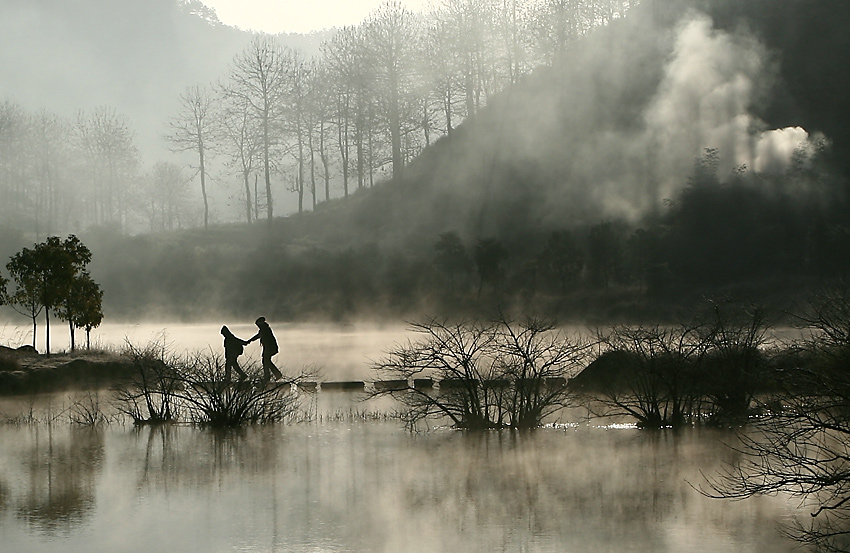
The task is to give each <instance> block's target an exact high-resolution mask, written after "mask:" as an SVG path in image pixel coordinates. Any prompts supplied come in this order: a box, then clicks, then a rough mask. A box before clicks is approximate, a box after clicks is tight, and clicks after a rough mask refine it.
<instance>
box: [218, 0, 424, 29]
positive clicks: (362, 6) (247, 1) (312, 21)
mask: <svg viewBox="0 0 850 553" xmlns="http://www.w3.org/2000/svg"><path fill="white" fill-rule="evenodd" d="M202 2H203V3H204V4H206V5H207V6H209V7H211V8H214V9H215V11H216V13H217V14H218V18H219V20H221V22H222V23H224V24H226V25H233V26H236V27H240V28H242V29H246V30H248V29H252V30H255V31H265V32H267V33H280V32H297V33H307V32H310V31H318V30H321V29H326V28H328V27H341V26H343V25H353V24H356V23H360V22H361V21H363V19H365V18H366V16H367V15H369V12H371V11H372V10H373V9H375V8H376V7H378V6H379V5H380V4H381V3H382V0H309V1H306V2H305V1H304V0H202ZM427 2H428V0H404V1H403V2H402V3H403V4H405V5H406V6H408V7H409V8H410V9H411V10H414V11H420V10H421V9H422V7H423V6H424V5H425V4H426V3H427Z"/></svg>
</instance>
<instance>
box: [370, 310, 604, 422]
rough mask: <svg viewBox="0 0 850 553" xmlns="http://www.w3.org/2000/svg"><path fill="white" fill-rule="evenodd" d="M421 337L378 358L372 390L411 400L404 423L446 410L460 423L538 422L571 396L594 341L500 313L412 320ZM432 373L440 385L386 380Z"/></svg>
mask: <svg viewBox="0 0 850 553" xmlns="http://www.w3.org/2000/svg"><path fill="white" fill-rule="evenodd" d="M411 330H412V331H413V332H416V333H418V334H420V335H421V336H422V337H421V338H420V339H419V340H416V341H411V342H408V343H407V344H405V345H401V346H397V347H395V348H394V349H392V350H390V351H389V352H388V354H387V356H386V357H385V358H384V359H383V360H381V361H379V362H378V363H377V364H375V365H374V367H373V369H374V370H375V371H376V374H377V375H378V382H377V383H376V387H375V389H374V391H373V392H372V394H373V395H374V396H381V395H391V396H392V397H394V398H395V399H397V400H399V401H400V402H402V403H403V404H404V405H405V406H406V407H407V412H406V414H405V415H404V418H405V420H406V422H407V423H408V424H410V425H415V424H416V423H417V422H418V421H421V420H424V419H426V418H427V417H441V418H442V417H445V418H448V419H449V420H450V421H451V423H452V425H453V426H455V427H457V428H469V429H484V428H533V427H535V426H539V425H540V423H541V421H542V420H543V418H544V417H546V416H548V415H550V414H552V413H553V412H555V411H557V410H558V409H561V408H562V407H563V406H565V405H567V404H568V403H570V394H569V393H568V390H567V388H566V386H565V384H566V378H567V376H569V375H570V374H571V372H572V371H573V370H575V369H576V368H577V367H579V366H580V365H581V363H582V361H583V360H584V358H585V355H586V353H587V351H588V344H587V343H586V342H584V341H583V340H581V339H578V338H570V337H567V336H565V335H564V334H563V333H562V332H560V331H559V330H557V328H556V327H555V325H554V324H553V323H551V322H547V321H542V320H539V319H535V318H527V319H525V320H523V321H521V322H518V321H515V320H512V319H509V318H507V317H504V316H502V317H500V318H499V319H498V320H496V321H495V322H493V323H490V324H482V323H477V322H460V323H454V324H450V323H448V322H446V321H438V320H435V319H432V320H430V321H428V322H425V323H415V324H412V325H411ZM417 378H433V379H435V380H436V381H437V384H438V386H437V387H427V386H413V387H408V386H406V385H397V386H386V385H384V386H382V385H381V383H382V382H384V383H386V382H387V381H395V382H399V381H400V382H401V383H406V382H413V381H414V380H415V379H417Z"/></svg>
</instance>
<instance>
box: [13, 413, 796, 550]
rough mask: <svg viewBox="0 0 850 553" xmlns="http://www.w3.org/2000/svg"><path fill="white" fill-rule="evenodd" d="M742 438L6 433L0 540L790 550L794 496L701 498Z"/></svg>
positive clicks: (131, 545) (111, 544)
mask: <svg viewBox="0 0 850 553" xmlns="http://www.w3.org/2000/svg"><path fill="white" fill-rule="evenodd" d="M730 436H731V435H729V434H725V433H723V432H718V431H707V430H693V431H684V432H679V433H677V434H673V433H651V432H643V431H638V430H635V429H605V428H594V427H591V426H574V427H564V428H559V429H545V430H541V431H538V432H534V433H511V432H485V433H479V434H469V433H463V432H456V431H449V430H440V431H433V432H427V433H421V434H410V433H407V432H405V431H403V430H402V429H400V428H399V425H398V423H396V422H369V423H362V422H356V423H345V422H333V423H325V424H317V423H308V424H301V425H294V426H269V427H259V428H250V429H245V430H242V431H237V432H211V431H206V430H199V429H194V428H191V427H184V426H164V427H149V428H138V429H133V428H129V427H121V426H112V427H109V428H107V429H105V430H103V431H100V432H94V431H87V430H80V429H65V431H64V432H63V431H60V430H58V429H56V428H54V429H52V430H51V429H49V428H47V427H9V426H5V427H0V440H2V443H3V444H4V448H3V449H2V450H0V505H3V506H4V507H3V508H2V509H6V510H5V511H4V510H2V509H0V534H2V535H3V536H4V547H10V549H9V550H10V551H30V552H39V551H55V550H58V549H57V547H59V549H61V550H62V551H67V552H71V553H74V552H80V553H82V552H88V551H103V550H109V551H127V552H136V551H139V552H142V551H145V552H147V551H151V550H162V551H175V550H192V551H200V550H203V551H214V552H215V551H234V550H238V551H258V552H259V551H263V552H265V551H378V552H381V551H409V552H414V553H417V552H436V551H450V550H463V551H473V552H475V551H481V552H485V551H486V552H491V551H534V552H549V551H571V550H575V551H593V552H605V551H611V552H614V551H616V552H622V551H635V552H649V551H652V552H663V551H670V552H673V551H675V552H678V551H681V550H685V549H687V550H688V551H698V552H699V551H724V552H726V551H729V552H738V551H741V552H743V551H747V552H759V551H764V552H768V551H769V552H771V553H774V552H784V551H791V550H792V548H793V545H794V544H793V543H791V542H787V541H784V540H783V539H782V538H781V537H780V535H779V533H778V532H777V530H776V527H775V524H776V522H777V521H779V520H783V519H787V517H788V516H790V515H791V514H792V513H793V510H792V509H791V508H790V507H789V506H788V505H786V503H785V502H784V501H783V500H781V499H780V498H765V499H764V500H759V501H752V502H750V501H748V502H740V503H725V502H720V501H714V500H709V499H706V498H704V497H702V496H700V495H699V494H698V493H696V492H695V491H694V490H693V489H692V488H691V487H690V486H689V485H688V483H687V480H689V479H690V480H695V479H698V478H699V474H700V471H701V470H702V471H711V470H713V469H714V468H715V467H717V466H718V464H719V463H720V462H721V461H722V460H724V458H726V457H728V455H729V454H730V453H729V450H728V449H726V448H724V447H722V446H720V445H719V440H721V439H728V438H730ZM10 508H11V511H13V512H14V513H16V514H17V516H11V517H9V516H6V514H5V513H8V512H10ZM45 535H48V536H50V538H51V539H49V540H45V539H43V536H45ZM40 536H42V537H40ZM4 550H5V549H4Z"/></svg>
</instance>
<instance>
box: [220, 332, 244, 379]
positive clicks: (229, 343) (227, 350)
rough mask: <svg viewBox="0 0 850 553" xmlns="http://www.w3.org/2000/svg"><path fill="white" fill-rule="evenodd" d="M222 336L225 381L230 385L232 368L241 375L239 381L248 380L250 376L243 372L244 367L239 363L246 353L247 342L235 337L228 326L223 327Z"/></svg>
mask: <svg viewBox="0 0 850 553" xmlns="http://www.w3.org/2000/svg"><path fill="white" fill-rule="evenodd" d="M221 335H222V336H224V380H225V382H227V383H230V371H231V368H233V369H236V372H237V373H239V380H243V379H245V378H248V375H247V374H245V371H243V370H242V367H240V366H239V361H237V358H238V357H239V356H240V355H242V352H243V351H245V346H247V345H248V343H249V342H248V341H247V340H243V339H242V338H239V337H237V336H234V334H233V333H232V332H230V329H229V328H227V327H226V326H223V327H221Z"/></svg>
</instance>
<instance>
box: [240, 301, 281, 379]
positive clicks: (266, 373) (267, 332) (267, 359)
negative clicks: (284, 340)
mask: <svg viewBox="0 0 850 553" xmlns="http://www.w3.org/2000/svg"><path fill="white" fill-rule="evenodd" d="M254 324H256V325H257V328H259V329H260V330H259V331H258V332H257V334H256V335H254V336H253V337H252V338H250V339H249V340H248V342H249V343H250V342H253V341H254V340H258V339H259V340H260V345H262V346H263V379H264V380H265V381H266V382H268V381H269V380H271V375H270V373H272V374H274V376H275V378H276V379H281V378H283V373H281V372H280V370H278V368H277V367H276V366H275V364H274V363H273V362H272V357H274V356H275V355H276V354H277V352H278V348H277V340H276V339H275V337H274V333H272V328H271V327H270V326H269V323H267V322H266V318H265V317H260V318H259V319H257V320H256V321H254Z"/></svg>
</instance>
